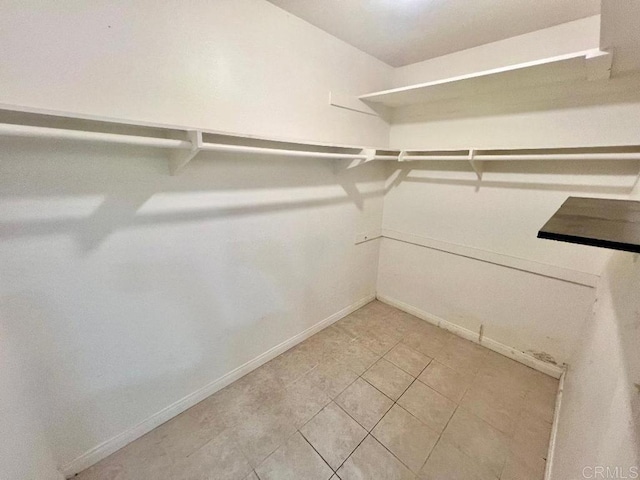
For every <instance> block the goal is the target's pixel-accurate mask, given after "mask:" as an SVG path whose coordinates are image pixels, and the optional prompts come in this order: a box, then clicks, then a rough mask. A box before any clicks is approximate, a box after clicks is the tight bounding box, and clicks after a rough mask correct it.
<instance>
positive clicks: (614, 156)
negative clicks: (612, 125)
mask: <svg viewBox="0 0 640 480" xmlns="http://www.w3.org/2000/svg"><path fill="white" fill-rule="evenodd" d="M419 160H431V161H454V162H455V161H458V162H468V161H469V160H477V161H483V160H508V161H526V160H640V152H637V153H635V152H620V153H527V154H508V153H507V154H504V155H483V154H476V155H473V157H470V156H469V155H465V156H461V155H405V156H404V157H402V161H419Z"/></svg>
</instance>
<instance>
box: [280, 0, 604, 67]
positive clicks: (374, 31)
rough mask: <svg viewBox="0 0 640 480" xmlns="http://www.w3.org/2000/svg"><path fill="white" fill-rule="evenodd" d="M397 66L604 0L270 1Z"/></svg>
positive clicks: (571, 14) (548, 22)
mask: <svg viewBox="0 0 640 480" xmlns="http://www.w3.org/2000/svg"><path fill="white" fill-rule="evenodd" d="M268 1H270V2H271V3H273V4H274V5H277V6H279V7H281V8H283V9H284V10H286V11H288V12H290V13H292V14H293V15H295V16H297V17H300V18H302V19H303V20H306V21H307V22H309V23H311V24H313V25H315V26H316V27H319V28H321V29H322V30H324V31H326V32H328V33H330V34H331V35H333V36H335V37H338V38H340V39H342V40H344V41H345V42H347V43H350V44H351V45H353V46H354V47H357V48H359V49H360V50H362V51H364V52H367V53H369V54H371V55H373V56H374V57H376V58H379V59H380V60H382V61H383V62H385V63H387V64H389V65H391V66H393V67H399V66H403V65H408V64H410V63H415V62H420V61H422V60H426V59H428V58H433V57H439V56H440V55H446V54H448V53H452V52H456V51H459V50H464V49H467V48H471V47H476V46H478V45H483V44H485V43H490V42H495V41H498V40H502V39H505V38H509V37H513V36H516V35H522V34H523V33H528V32H533V31H535V30H540V29H541V28H547V27H551V26H553V25H558V24H560V23H565V22H570V21H572V20H577V19H579V18H584V17H588V16H591V15H597V14H599V13H600V0H268Z"/></svg>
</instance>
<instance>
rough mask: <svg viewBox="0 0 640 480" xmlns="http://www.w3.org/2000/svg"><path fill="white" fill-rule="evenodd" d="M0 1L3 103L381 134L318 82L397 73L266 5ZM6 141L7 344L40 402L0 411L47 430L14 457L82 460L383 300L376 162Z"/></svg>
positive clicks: (310, 133) (16, 371)
mask: <svg viewBox="0 0 640 480" xmlns="http://www.w3.org/2000/svg"><path fill="white" fill-rule="evenodd" d="M0 3H1V6H0V10H2V12H3V15H2V16H1V17H0V45H2V47H1V48H2V49H3V52H2V58H3V62H2V63H3V66H2V69H0V70H1V72H0V103H4V104H20V105H23V106H29V107H36V108H48V109H56V110H63V111H70V112H76V113H79V114H84V115H98V116H109V117H115V118H122V119H128V120H141V121H150V122H156V123H169V124H178V125H185V126H197V127H202V128H208V129H219V130H224V131H237V132H241V133H245V134H256V135H265V136H274V137H286V138H308V139H311V140H315V141H329V142H332V143H355V144H373V145H377V144H386V142H387V136H388V126H387V125H386V124H385V123H384V122H382V121H381V120H379V119H377V118H375V117H372V116H367V115H362V114H358V113H354V112H350V111H347V110H343V109H338V108H335V107H330V106H329V104H328V93H329V91H330V90H334V89H335V90H336V91H340V92H343V93H351V92H353V93H359V92H361V91H369V90H375V89H379V88H384V87H386V86H387V83H388V81H389V80H390V72H391V70H390V68H389V67H387V66H386V65H383V64H382V63H380V62H379V61H377V60H375V59H373V58H371V57H369V56H367V55H365V54H363V53H362V52H359V51H358V50H356V49H354V48H353V47H350V46H348V45H346V44H344V43H342V42H340V41H338V40H337V39H335V38H332V37H330V36H329V35H326V34H324V33H323V32H321V31H319V30H318V29H316V28H315V27H312V26H310V25H308V24H306V23H304V22H302V21H301V20H299V19H296V18H294V17H292V16H290V15H288V14H286V13H285V12H284V11H282V10H280V9H278V8H276V7H274V6H273V5H271V4H269V3H267V2H264V1H261V0H260V1H259V0H233V1H231V0H229V1H216V2H209V1H194V2H189V3H188V5H187V4H185V3H183V2H160V3H158V2H151V1H142V2H133V3H131V2H90V3H86V2H80V1H73V0H68V1H64V2H45V3H43V2H27V3H26V4H25V3H24V2H14V1H7V0H4V1H1V2H0ZM0 142H1V151H2V154H1V156H2V161H1V163H0V170H1V177H2V181H1V182H0V197H1V201H0V222H1V223H0V264H2V266H3V267H2V276H1V278H0V306H1V309H2V311H1V312H0V319H1V320H0V322H1V324H0V328H1V330H2V332H3V334H2V336H0V350H1V351H7V352H13V353H10V355H11V359H10V361H9V362H8V364H9V365H10V366H11V369H12V370H11V371H12V373H11V375H12V378H13V377H17V378H20V381H21V383H22V387H23V391H24V397H25V398H28V399H32V400H33V405H31V404H29V405H27V406H26V407H25V408H27V407H28V408H27V410H25V412H21V411H18V410H16V409H15V408H14V406H15V405H16V404H17V403H20V400H19V398H22V397H16V396H11V397H10V398H4V397H2V402H3V403H2V405H0V408H2V409H3V411H4V409H5V407H6V409H9V412H10V413H9V415H8V417H6V418H7V421H8V422H10V423H9V425H8V426H9V427H11V426H12V425H13V424H22V423H23V422H22V420H21V416H25V417H29V418H30V417H34V418H33V422H31V423H29V424H26V423H25V424H24V425H33V428H31V427H24V428H25V429H26V430H25V432H24V435H23V437H24V438H29V436H31V437H33V438H34V439H35V438H38V439H40V440H41V443H42V448H40V447H39V446H38V442H40V440H38V442H35V441H34V442H33V443H32V451H29V449H28V448H27V446H25V448H24V449H23V450H20V449H19V448H16V446H15V445H14V442H15V438H14V437H10V436H6V435H5V436H4V437H3V438H2V439H0V444H1V445H2V447H1V449H0V451H2V452H5V451H9V452H10V453H11V454H12V455H13V456H14V458H15V459H16V462H17V463H16V465H18V466H20V465H25V464H26V462H29V458H30V457H32V458H40V457H43V465H45V464H46V465H47V468H48V466H50V464H53V465H55V466H57V467H61V468H62V469H63V470H64V471H65V473H67V474H69V473H74V471H76V470H78V469H81V468H84V467H86V466H88V464H89V463H91V462H93V461H96V460H98V459H99V458H100V457H101V456H103V455H105V454H107V453H110V451H111V450H112V449H113V448H115V447H118V446H122V442H123V441H127V440H131V439H132V435H134V434H136V432H137V434H141V433H143V431H144V430H145V429H148V428H151V427H152V426H154V425H153V424H154V422H157V421H161V420H162V419H165V420H166V415H167V414H168V413H167V411H165V413H161V414H160V415H159V416H156V417H153V416H154V415H155V414H158V413H159V412H162V411H163V409H165V408H167V407H170V406H171V405H173V404H174V402H179V401H180V400H181V399H184V398H185V397H187V396H189V395H190V394H193V393H194V392H196V396H195V397H191V399H190V400H188V401H186V403H183V404H179V405H178V406H177V407H176V408H174V409H173V410H170V411H168V412H169V413H171V412H172V414H175V413H177V411H179V409H180V408H184V407H185V406H186V405H187V404H188V403H189V402H193V401H195V399H196V398H197V396H198V395H201V394H202V392H209V393H211V389H212V388H213V387H215V384H212V382H215V381H217V380H218V379H220V378H221V377H223V376H224V375H225V374H227V373H229V372H231V371H233V370H234V369H236V368H238V367H240V366H242V365H243V364H245V363H246V362H249V361H251V360H253V359H255V358H257V357H258V356H260V355H261V354H263V353H265V352H267V351H268V350H269V349H271V348H273V347H275V346H277V345H280V344H281V343H282V342H285V341H287V340H289V339H290V338H292V337H294V336H296V335H297V334H300V333H301V332H303V331H305V330H306V329H308V328H310V327H312V326H314V325H317V324H318V323H319V322H321V321H322V320H325V319H327V318H330V317H331V316H332V315H334V314H336V313H337V312H339V311H341V310H343V309H345V308H348V307H349V306H353V305H355V304H357V302H360V301H363V300H365V299H367V298H371V297H372V296H373V295H374V294H375V282H376V270H377V261H378V248H379V245H378V244H379V242H378V241H372V242H367V243H364V244H361V245H354V239H355V235H356V233H357V232H366V231H370V230H375V229H378V228H379V226H380V223H381V215H382V202H383V187H384V181H383V180H384V170H383V168H382V167H381V166H380V165H371V164H368V165H366V166H363V167H361V168H358V169H352V170H348V171H347V170H345V169H344V167H345V164H344V163H343V162H333V161H327V160H302V161H300V160H294V159H281V158H277V157H269V158H263V157H238V156H235V155H214V154H210V153H209V154H207V153H201V154H200V155H199V156H198V157H197V159H196V160H194V161H192V163H190V164H189V165H188V166H187V168H186V169H185V170H184V172H183V173H181V174H180V176H177V177H170V176H169V175H168V169H167V161H166V158H165V157H164V153H160V152H155V151H151V150H144V149H129V148H121V147H114V146H104V145H102V146H98V145H90V144H79V143H67V142H53V141H34V140H27V139H13V140H9V139H0ZM3 365H4V363H3ZM3 368H5V367H3ZM212 385H213V386H212ZM3 386H4V383H3ZM202 388H205V390H201V389H202ZM197 392H200V393H197ZM16 395H17V394H16ZM21 395H22V394H21ZM5 403H6V405H5ZM3 417H4V415H3ZM150 418H151V420H149V419H150ZM146 420H148V421H147V423H143V424H142V426H140V423H141V422H145V421H146ZM3 426H4V425H3ZM131 429H134V430H131ZM114 438H115V440H114V441H113V442H111V443H109V442H110V441H111V439H114ZM103 442H107V444H106V445H103ZM94 448H98V449H97V450H96V451H93V452H92V451H91V450H92V449H94ZM43 452H45V453H46V455H45V454H44V453H43ZM47 452H50V453H47ZM87 452H89V453H88V455H86V456H83V455H84V454H86V453H87ZM47 456H48V457H47ZM45 457H47V458H50V459H51V460H50V461H48V460H47V458H45ZM0 463H3V462H0ZM34 465H35V463H34ZM11 468H13V467H11ZM43 468H44V467H43ZM14 471H15V470H11V475H9V474H7V475H8V477H7V478H8V479H9V478H11V479H14V478H29V477H28V474H27V473H25V474H24V475H22V473H21V474H20V475H17V476H16V475H13V472H14ZM2 473H4V472H2ZM54 473H55V472H54ZM52 474H53V473H52ZM34 475H35V474H34ZM36 476H37V478H38V480H40V478H45V476H44V475H36ZM2 478H4V477H2Z"/></svg>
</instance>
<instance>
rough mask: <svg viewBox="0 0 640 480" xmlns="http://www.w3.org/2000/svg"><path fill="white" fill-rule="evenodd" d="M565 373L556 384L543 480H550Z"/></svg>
mask: <svg viewBox="0 0 640 480" xmlns="http://www.w3.org/2000/svg"><path fill="white" fill-rule="evenodd" d="M566 375H567V372H566V371H564V372H562V375H561V376H560V382H559V383H558V394H557V396H556V408H555V410H554V412H553V424H552V426H551V438H550V439H549V450H548V452H547V465H546V467H545V469H544V480H551V470H552V468H553V458H554V455H555V453H556V439H557V437H558V423H559V422H560V409H561V408H562V393H563V392H564V380H565V378H566Z"/></svg>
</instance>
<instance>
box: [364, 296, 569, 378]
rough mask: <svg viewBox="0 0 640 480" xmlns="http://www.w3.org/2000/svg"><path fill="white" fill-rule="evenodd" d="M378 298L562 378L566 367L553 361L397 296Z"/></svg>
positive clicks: (465, 337)
mask: <svg viewBox="0 0 640 480" xmlns="http://www.w3.org/2000/svg"><path fill="white" fill-rule="evenodd" d="M376 298H377V299H378V300H380V301H381V302H384V303H386V304H388V305H391V306H392V307H396V308H399V309H400V310H402V311H404V312H407V313H410V314H411V315H414V316H416V317H418V318H420V319H422V320H425V321H427V322H429V323H431V324H433V325H435V326H437V327H440V328H443V329H445V330H447V331H449V332H451V333H453V334H454V335H457V336H459V337H462V338H464V339H466V340H470V341H472V342H474V343H477V344H480V345H482V346H483V347H487V348H488V349H489V350H493V351H494V352H496V353H499V354H501V355H504V356H505V357H508V358H511V359H512V360H515V361H516V362H519V363H522V364H523V365H526V366H527V367H531V368H533V369H534V370H537V371H539V372H542V373H545V374H547V375H549V376H551V377H553V378H560V377H561V376H562V374H563V372H564V368H562V367H559V366H558V365H553V364H551V363H547V362H543V361H541V360H538V359H537V358H535V357H533V356H531V355H528V354H526V353H524V352H522V351H520V350H517V349H515V348H513V347H509V346H508V345H505V344H503V343H500V342H498V341H496V340H492V339H490V338H487V337H486V336H483V337H482V342H481V341H480V339H479V337H478V332H474V331H471V330H469V329H467V328H464V327H461V326H460V325H456V324H455V323H451V322H449V321H448V320H445V319H444V318H440V317H438V316H436V315H432V314H430V313H428V312H425V311H424V310H420V309H419V308H416V307H414V306H413V305H409V304H408V303H404V302H402V301H400V300H396V299H395V298H392V297H388V296H386V295H379V294H378V295H376Z"/></svg>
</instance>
